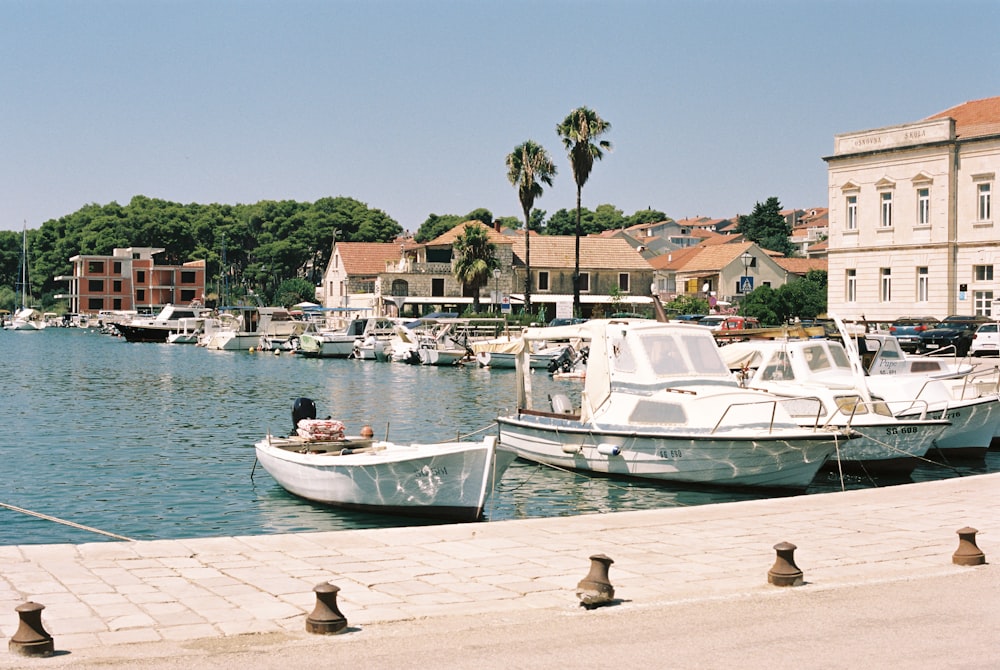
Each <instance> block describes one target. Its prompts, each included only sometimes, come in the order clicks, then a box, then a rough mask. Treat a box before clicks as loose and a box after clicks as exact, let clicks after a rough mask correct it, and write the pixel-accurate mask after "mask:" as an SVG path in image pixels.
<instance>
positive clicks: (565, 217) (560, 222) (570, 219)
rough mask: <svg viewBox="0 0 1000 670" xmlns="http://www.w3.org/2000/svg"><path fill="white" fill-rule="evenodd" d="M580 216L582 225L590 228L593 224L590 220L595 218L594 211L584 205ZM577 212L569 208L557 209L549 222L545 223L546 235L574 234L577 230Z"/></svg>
mask: <svg viewBox="0 0 1000 670" xmlns="http://www.w3.org/2000/svg"><path fill="white" fill-rule="evenodd" d="M580 216H581V218H582V221H583V223H582V226H583V228H584V229H586V228H588V227H589V226H590V225H591V224H590V222H591V221H593V219H594V213H593V212H592V211H590V210H589V209H587V208H586V207H582V208H581V210H580ZM576 217H577V214H576V212H571V211H569V210H568V209H560V210H558V211H556V212H555V213H554V214H553V215H552V217H551V218H549V222H548V223H547V224H546V225H545V234H546V235H572V234H573V232H574V231H575V230H576Z"/></svg>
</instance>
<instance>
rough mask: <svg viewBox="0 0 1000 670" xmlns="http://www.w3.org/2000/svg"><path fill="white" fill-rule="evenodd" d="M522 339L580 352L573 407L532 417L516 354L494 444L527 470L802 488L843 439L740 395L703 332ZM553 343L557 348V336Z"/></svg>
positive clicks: (634, 323) (559, 401)
mask: <svg viewBox="0 0 1000 670" xmlns="http://www.w3.org/2000/svg"><path fill="white" fill-rule="evenodd" d="M557 328H558V329H559V332H558V333H556V332H554V331H555V330H556V329H555V328H553V327H549V328H546V329H545V331H544V332H540V329H528V330H527V331H525V333H524V335H523V336H524V338H525V339H526V340H528V341H530V340H532V339H541V338H543V337H544V338H553V337H554V336H555V335H563V336H564V337H565V339H569V338H573V337H577V338H581V339H585V340H588V341H589V342H590V356H589V359H588V363H587V375H586V381H585V385H584V390H583V393H582V394H581V406H580V407H579V408H578V409H574V408H572V407H570V406H569V402H567V400H566V399H565V398H563V397H561V396H556V397H554V398H553V399H552V407H551V410H549V409H547V410H544V411H543V410H539V409H534V408H533V406H532V405H533V401H532V398H531V375H530V374H528V373H529V372H530V370H529V369H528V368H527V366H526V365H525V363H524V360H525V358H526V356H527V350H525V351H524V352H522V354H521V357H520V359H521V363H520V364H519V366H518V367H519V370H518V374H517V380H518V398H517V407H518V409H517V411H516V413H514V414H511V415H508V416H501V417H499V418H498V419H497V421H498V423H499V424H500V442H501V444H502V445H504V446H506V447H509V448H511V449H513V450H514V451H515V452H516V453H517V455H518V456H519V457H521V458H524V459H526V460H530V461H535V462H539V463H544V464H548V465H553V466H556V467H560V468H568V469H574V470H580V471H585V472H595V473H604V474H611V475H625V476H631V477H640V478H644V479H652V480H658V481H662V482H673V483H684V484H711V485H728V486H747V487H749V486H753V487H785V488H798V489H804V488H805V487H806V486H808V485H809V483H810V482H811V481H812V479H813V477H814V476H815V474H816V472H817V471H818V470H819V469H820V467H821V466H822V465H823V464H824V463H825V462H826V460H827V459H828V458H829V457H830V456H831V455H832V454H833V453H834V452H835V451H836V449H837V447H838V443H839V442H840V441H842V440H846V439H849V438H850V437H851V435H850V434H848V433H845V431H843V430H840V429H836V428H823V427H809V428H807V427H803V426H801V425H799V424H798V422H796V421H795V420H794V419H793V418H792V417H791V416H790V415H789V414H788V413H787V411H785V410H784V408H783V407H782V406H781V398H780V397H778V396H775V395H773V394H770V393H767V392H764V391H759V390H752V389H745V388H742V387H740V385H739V383H738V382H737V380H736V378H735V376H734V375H733V374H732V373H730V371H729V370H728V368H727V367H726V365H725V363H724V362H723V360H722V357H721V355H720V354H719V348H718V346H717V345H716V343H715V339H714V338H713V336H712V332H711V331H710V330H708V329H707V328H701V327H699V326H692V325H679V324H672V323H660V322H655V321H649V320H614V319H612V320H592V321H588V322H586V323H583V324H579V325H573V326H564V327H557ZM560 339H563V338H560Z"/></svg>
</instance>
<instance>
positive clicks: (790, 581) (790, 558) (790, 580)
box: [767, 542, 802, 586]
mask: <svg viewBox="0 0 1000 670" xmlns="http://www.w3.org/2000/svg"><path fill="white" fill-rule="evenodd" d="M796 548H797V547H796V546H795V545H794V544H792V543H791V542H779V543H778V544H776V545H774V550H775V551H776V552H778V555H777V557H776V558H775V560H774V565H772V566H771V569H770V570H768V571H767V581H768V583H770V584H774V585H775V586H801V585H802V571H801V570H799V566H797V565H795V556H794V554H795V549H796Z"/></svg>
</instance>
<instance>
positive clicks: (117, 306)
mask: <svg viewBox="0 0 1000 670" xmlns="http://www.w3.org/2000/svg"><path fill="white" fill-rule="evenodd" d="M121 308H122V299H121V298H115V299H114V300H112V301H111V309H117V310H120V309H121Z"/></svg>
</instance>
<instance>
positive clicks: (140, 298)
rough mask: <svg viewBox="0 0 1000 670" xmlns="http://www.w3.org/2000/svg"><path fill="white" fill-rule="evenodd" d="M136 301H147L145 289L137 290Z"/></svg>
mask: <svg viewBox="0 0 1000 670" xmlns="http://www.w3.org/2000/svg"><path fill="white" fill-rule="evenodd" d="M135 301H136V302H145V301H146V291H145V290H143V289H139V290H138V291H136V292H135Z"/></svg>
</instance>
